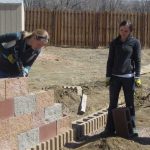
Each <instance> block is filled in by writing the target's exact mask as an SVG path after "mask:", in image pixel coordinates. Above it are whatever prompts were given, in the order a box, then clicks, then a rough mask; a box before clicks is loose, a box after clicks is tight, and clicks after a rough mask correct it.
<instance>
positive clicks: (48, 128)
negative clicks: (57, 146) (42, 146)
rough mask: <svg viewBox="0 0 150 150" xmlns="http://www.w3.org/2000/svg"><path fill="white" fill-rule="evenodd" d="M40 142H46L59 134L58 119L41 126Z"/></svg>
mask: <svg viewBox="0 0 150 150" xmlns="http://www.w3.org/2000/svg"><path fill="white" fill-rule="evenodd" d="M39 133H40V142H44V141H46V140H48V139H50V138H52V137H54V136H56V135H57V124H56V121H54V122H51V123H49V124H46V125H43V126H41V127H40V128H39Z"/></svg>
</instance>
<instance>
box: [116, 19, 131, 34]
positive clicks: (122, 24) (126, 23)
mask: <svg viewBox="0 0 150 150" xmlns="http://www.w3.org/2000/svg"><path fill="white" fill-rule="evenodd" d="M121 26H128V27H129V29H130V31H131V32H132V31H133V25H132V23H131V22H130V21H126V20H124V21H122V22H121V23H120V25H119V27H121Z"/></svg>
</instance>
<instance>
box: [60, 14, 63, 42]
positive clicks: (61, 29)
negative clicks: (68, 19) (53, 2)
mask: <svg viewBox="0 0 150 150" xmlns="http://www.w3.org/2000/svg"><path fill="white" fill-rule="evenodd" d="M60 15H61V40H60V43H61V45H64V12H62V11H61V14H60Z"/></svg>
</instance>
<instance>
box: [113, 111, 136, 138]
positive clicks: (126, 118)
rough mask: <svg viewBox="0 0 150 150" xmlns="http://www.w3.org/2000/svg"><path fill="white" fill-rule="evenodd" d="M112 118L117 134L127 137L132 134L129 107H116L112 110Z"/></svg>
mask: <svg viewBox="0 0 150 150" xmlns="http://www.w3.org/2000/svg"><path fill="white" fill-rule="evenodd" d="M113 119H114V125H115V129H116V134H117V135H118V136H121V137H124V138H129V137H130V136H132V134H133V127H132V123H131V116H130V110H129V108H116V109H114V110H113Z"/></svg>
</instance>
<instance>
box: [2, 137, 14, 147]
mask: <svg viewBox="0 0 150 150" xmlns="http://www.w3.org/2000/svg"><path fill="white" fill-rule="evenodd" d="M0 150H12V147H11V145H10V140H9V136H7V137H4V138H0Z"/></svg>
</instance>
